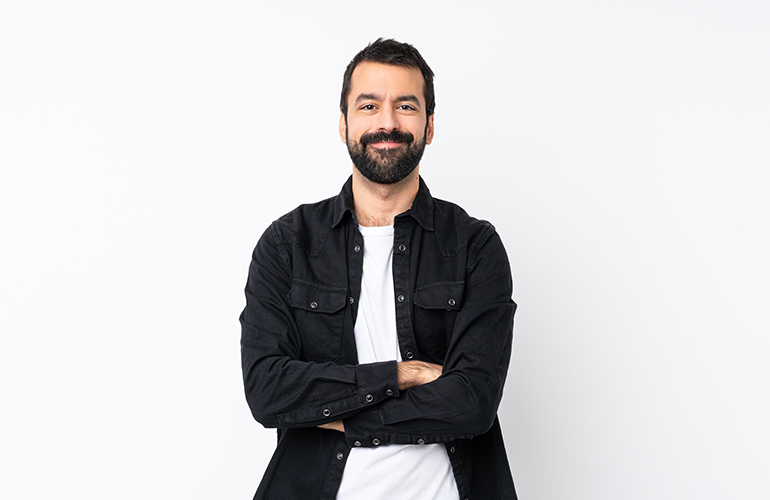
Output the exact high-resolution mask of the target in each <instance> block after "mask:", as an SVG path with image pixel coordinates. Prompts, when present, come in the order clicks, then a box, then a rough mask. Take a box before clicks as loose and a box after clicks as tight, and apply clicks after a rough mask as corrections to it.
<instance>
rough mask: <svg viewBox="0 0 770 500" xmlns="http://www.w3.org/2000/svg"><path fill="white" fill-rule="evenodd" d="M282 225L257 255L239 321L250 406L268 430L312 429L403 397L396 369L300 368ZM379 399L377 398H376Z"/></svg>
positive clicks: (390, 365)
mask: <svg viewBox="0 0 770 500" xmlns="http://www.w3.org/2000/svg"><path fill="white" fill-rule="evenodd" d="M275 226H276V223H273V225H272V226H271V227H270V228H269V229H268V230H267V231H265V233H264V234H263V235H262V238H261V239H260V241H259V243H258V244H257V247H256V248H255V250H254V253H253V256H252V260H251V265H250V267H249V277H248V281H247V284H246V290H245V292H246V307H245V309H244V310H243V313H242V314H241V317H240V321H241V361H242V368H243V382H244V388H245V392H246V401H247V402H248V404H249V408H250V409H251V412H252V415H253V416H254V418H255V419H256V420H257V421H258V422H260V423H261V424H262V425H264V426H265V427H282V428H288V427H312V426H317V425H319V424H324V423H328V422H333V421H335V420H339V419H341V418H344V417H347V416H350V415H352V414H353V413H355V412H358V411H361V410H362V409H365V408H367V407H369V406H371V405H372V401H373V400H375V398H376V401H380V400H382V399H384V398H386V397H396V396H398V394H399V392H398V377H397V368H396V362H395V361H390V362H384V363H371V364H361V365H338V364H336V363H333V362H328V363H313V362H307V361H302V360H301V345H302V343H301V339H300V335H299V332H298V330H297V325H296V322H295V320H294V315H293V312H292V307H291V306H290V304H289V299H288V294H289V290H290V287H291V272H290V271H289V266H288V262H289V258H288V253H287V252H286V250H285V249H284V248H281V247H280V246H279V245H278V244H277V243H276V237H275V231H276V228H275ZM373 395H374V396H373Z"/></svg>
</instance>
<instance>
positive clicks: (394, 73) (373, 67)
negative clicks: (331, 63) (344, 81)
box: [350, 61, 425, 99]
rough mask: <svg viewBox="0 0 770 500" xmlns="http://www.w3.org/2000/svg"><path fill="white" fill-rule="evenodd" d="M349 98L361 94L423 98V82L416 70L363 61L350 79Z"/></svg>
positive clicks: (420, 74) (418, 71) (355, 97)
mask: <svg viewBox="0 0 770 500" xmlns="http://www.w3.org/2000/svg"><path fill="white" fill-rule="evenodd" d="M350 83H351V93H350V97H351V98H353V99H357V98H358V95H359V94H361V93H367V94H383V92H388V93H390V92H395V93H397V94H400V95H418V96H419V97H420V98H424V96H423V86H424V85H425V80H424V78H423V76H422V73H421V72H420V70H419V69H417V68H410V67H406V66H396V65H393V64H383V63H376V62H369V61H365V62H362V63H361V64H359V65H358V66H356V68H355V69H354V70H353V74H352V75H351V78H350Z"/></svg>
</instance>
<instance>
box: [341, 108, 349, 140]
mask: <svg viewBox="0 0 770 500" xmlns="http://www.w3.org/2000/svg"><path fill="white" fill-rule="evenodd" d="M347 135H348V122H347V120H345V113H343V112H342V110H340V140H341V141H342V142H343V143H345V144H347V142H348V141H347Z"/></svg>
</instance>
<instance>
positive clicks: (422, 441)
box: [417, 439, 425, 444]
mask: <svg viewBox="0 0 770 500" xmlns="http://www.w3.org/2000/svg"><path fill="white" fill-rule="evenodd" d="M417 444H425V440H424V439H418V440H417Z"/></svg>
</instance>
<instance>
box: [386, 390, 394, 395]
mask: <svg viewBox="0 0 770 500" xmlns="http://www.w3.org/2000/svg"><path fill="white" fill-rule="evenodd" d="M385 394H387V395H388V396H392V395H393V391H392V390H390V389H388V390H387V391H385Z"/></svg>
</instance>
